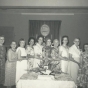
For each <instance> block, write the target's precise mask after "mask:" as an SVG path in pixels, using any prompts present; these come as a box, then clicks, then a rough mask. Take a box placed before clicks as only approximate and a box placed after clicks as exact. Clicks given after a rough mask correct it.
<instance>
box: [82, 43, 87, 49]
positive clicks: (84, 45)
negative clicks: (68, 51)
mask: <svg viewBox="0 0 88 88" xmlns="http://www.w3.org/2000/svg"><path fill="white" fill-rule="evenodd" d="M85 45H88V43H85V44H84V45H83V51H85V49H84V46H85Z"/></svg>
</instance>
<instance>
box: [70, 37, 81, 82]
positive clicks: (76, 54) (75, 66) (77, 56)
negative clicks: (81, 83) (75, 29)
mask: <svg viewBox="0 0 88 88" xmlns="http://www.w3.org/2000/svg"><path fill="white" fill-rule="evenodd" d="M79 44H80V39H79V38H75V39H74V44H73V45H72V46H71V47H70V48H69V54H70V56H69V57H70V60H72V61H70V65H69V67H70V68H69V72H70V75H71V77H72V78H73V80H74V82H75V83H76V82H77V76H78V70H79V64H80V63H81V62H82V58H81V51H80V49H79Z"/></svg>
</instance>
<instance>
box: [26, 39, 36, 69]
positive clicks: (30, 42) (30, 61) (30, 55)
mask: <svg viewBox="0 0 88 88" xmlns="http://www.w3.org/2000/svg"><path fill="white" fill-rule="evenodd" d="M34 43H35V39H34V38H33V37H30V38H29V40H28V45H27V46H26V52H27V57H28V62H27V68H28V70H30V69H32V68H33V65H34V55H35V54H34V47H33V46H34Z"/></svg>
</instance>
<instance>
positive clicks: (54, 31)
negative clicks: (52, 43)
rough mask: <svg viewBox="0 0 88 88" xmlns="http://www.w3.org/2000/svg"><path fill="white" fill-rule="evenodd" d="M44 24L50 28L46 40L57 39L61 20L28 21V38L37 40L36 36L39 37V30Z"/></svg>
mask: <svg viewBox="0 0 88 88" xmlns="http://www.w3.org/2000/svg"><path fill="white" fill-rule="evenodd" d="M44 24H46V25H48V26H49V28H50V33H49V34H48V36H46V38H47V37H48V38H50V39H52V40H53V39H55V38H57V39H59V36H60V26H61V20H29V37H35V38H37V36H38V35H41V32H40V29H41V26H42V25H44Z"/></svg>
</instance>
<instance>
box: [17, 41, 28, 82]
mask: <svg viewBox="0 0 88 88" xmlns="http://www.w3.org/2000/svg"><path fill="white" fill-rule="evenodd" d="M19 45H20V46H19V47H18V48H17V50H16V52H17V57H18V59H17V65H16V83H17V82H18V81H19V79H20V78H21V76H22V75H23V74H25V73H27V53H26V50H25V40H24V39H20V41H19Z"/></svg>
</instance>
